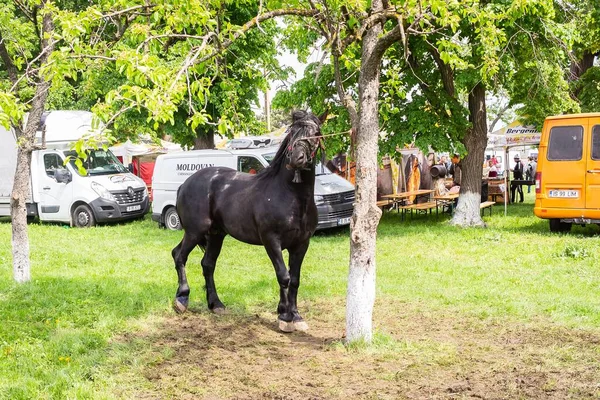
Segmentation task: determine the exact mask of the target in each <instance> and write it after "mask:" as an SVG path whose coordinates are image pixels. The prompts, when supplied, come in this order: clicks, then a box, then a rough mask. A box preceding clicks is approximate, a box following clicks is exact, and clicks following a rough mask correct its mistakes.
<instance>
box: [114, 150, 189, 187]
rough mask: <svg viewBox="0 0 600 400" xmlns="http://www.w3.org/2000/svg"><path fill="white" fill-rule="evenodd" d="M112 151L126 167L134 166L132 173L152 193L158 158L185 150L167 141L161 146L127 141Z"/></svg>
mask: <svg viewBox="0 0 600 400" xmlns="http://www.w3.org/2000/svg"><path fill="white" fill-rule="evenodd" d="M110 150H111V151H112V152H113V154H114V155H115V156H117V157H118V158H119V159H120V160H121V162H122V163H123V164H124V165H126V166H127V165H130V164H132V166H133V171H132V172H133V173H134V174H135V175H137V176H139V177H140V178H142V180H143V181H144V182H145V183H146V186H148V191H151V188H152V174H153V173H154V163H155V162H156V157H158V156H159V155H160V154H164V153H171V152H176V151H182V150H183V149H182V148H181V146H180V145H179V144H177V143H171V142H168V141H166V140H160V144H158V143H154V142H152V141H151V140H149V139H145V140H144V139H142V141H141V142H140V143H133V142H132V141H131V140H129V139H127V141H126V142H123V143H117V144H115V145H113V146H111V147H110Z"/></svg>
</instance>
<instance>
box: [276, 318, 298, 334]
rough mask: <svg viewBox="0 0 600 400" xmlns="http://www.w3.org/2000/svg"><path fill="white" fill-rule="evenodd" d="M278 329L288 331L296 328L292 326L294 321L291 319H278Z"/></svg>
mask: <svg viewBox="0 0 600 400" xmlns="http://www.w3.org/2000/svg"><path fill="white" fill-rule="evenodd" d="M279 330H280V331H281V332H285V333H290V332H294V331H295V330H296V327H295V326H294V323H293V322H292V321H290V322H286V321H282V320H279Z"/></svg>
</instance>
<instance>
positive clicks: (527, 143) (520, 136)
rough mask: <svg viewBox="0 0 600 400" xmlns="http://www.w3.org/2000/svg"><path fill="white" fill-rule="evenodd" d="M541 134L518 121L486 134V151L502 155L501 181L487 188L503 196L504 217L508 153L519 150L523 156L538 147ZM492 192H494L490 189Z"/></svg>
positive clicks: (508, 162) (532, 126)
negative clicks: (500, 192)
mask: <svg viewBox="0 0 600 400" xmlns="http://www.w3.org/2000/svg"><path fill="white" fill-rule="evenodd" d="M541 137H542V134H541V133H540V132H538V130H537V128H536V127H535V126H534V125H524V124H522V123H521V122H520V121H518V120H517V121H514V122H512V123H511V124H509V125H507V126H505V127H504V128H501V129H498V130H496V131H494V132H492V133H491V134H488V145H487V149H486V150H500V151H502V153H503V155H504V162H505V163H506V164H505V166H504V167H505V168H504V170H505V172H504V174H503V175H504V176H503V178H502V181H500V180H498V179H496V180H494V181H493V182H491V183H490V181H489V182H488V185H490V186H489V188H490V189H491V188H492V187H497V188H498V189H499V190H501V191H502V193H503V194H504V196H502V197H503V200H504V215H506V212H507V204H508V196H509V188H510V179H509V173H510V172H509V171H510V160H511V159H510V158H509V153H510V152H514V150H519V149H520V151H521V152H522V153H523V154H525V152H526V151H527V149H531V148H532V147H535V146H538V145H539V144H540V139H541ZM515 184H526V183H523V182H515ZM491 190H492V192H493V191H494V190H493V189H491Z"/></svg>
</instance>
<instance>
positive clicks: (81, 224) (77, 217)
mask: <svg viewBox="0 0 600 400" xmlns="http://www.w3.org/2000/svg"><path fill="white" fill-rule="evenodd" d="M73 224H74V225H75V226H76V227H78V228H90V227H92V226H94V225H96V219H95V218H94V214H93V213H92V210H91V209H90V208H89V207H88V206H86V205H85V204H82V205H80V206H77V207H76V208H75V210H74V211H73Z"/></svg>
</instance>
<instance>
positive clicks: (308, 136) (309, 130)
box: [286, 111, 322, 170]
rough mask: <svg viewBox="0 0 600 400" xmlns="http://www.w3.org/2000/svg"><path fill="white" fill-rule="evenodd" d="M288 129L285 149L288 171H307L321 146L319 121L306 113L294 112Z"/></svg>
mask: <svg viewBox="0 0 600 400" xmlns="http://www.w3.org/2000/svg"><path fill="white" fill-rule="evenodd" d="M292 120H293V122H292V125H291V126H290V128H289V132H290V133H289V140H288V143H287V148H286V156H287V160H286V167H287V168H288V169H294V170H302V169H309V168H310V167H311V166H313V165H314V163H315V159H316V158H315V155H316V153H317V150H318V148H319V146H320V145H321V140H322V135H321V121H320V120H319V118H317V117H315V116H314V115H313V114H310V113H307V112H306V111H296V112H294V114H293V116H292Z"/></svg>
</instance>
